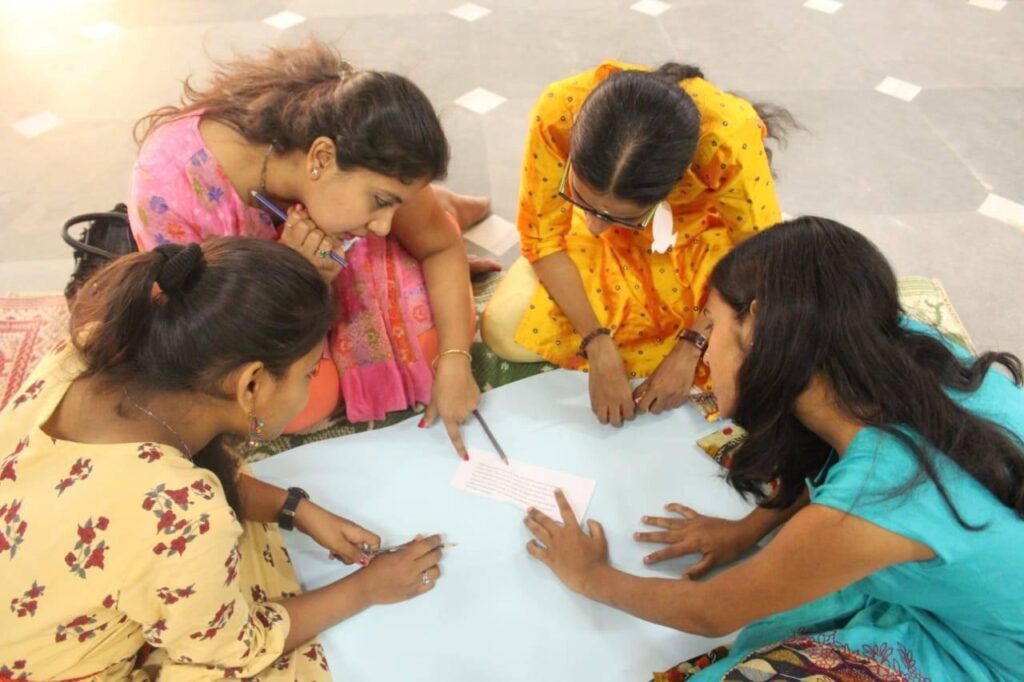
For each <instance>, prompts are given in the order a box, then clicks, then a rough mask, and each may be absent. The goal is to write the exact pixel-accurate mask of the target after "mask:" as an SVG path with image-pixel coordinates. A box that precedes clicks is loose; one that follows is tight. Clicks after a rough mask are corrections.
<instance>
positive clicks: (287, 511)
mask: <svg viewBox="0 0 1024 682" xmlns="http://www.w3.org/2000/svg"><path fill="white" fill-rule="evenodd" d="M308 499H309V493H307V492H306V491H305V490H303V489H302V488H288V498H287V499H286V500H285V501H284V506H283V507H281V513H280V514H278V515H277V525H278V526H280V528H281V530H292V529H293V528H295V510H296V509H298V507H299V502H301V501H302V500H308Z"/></svg>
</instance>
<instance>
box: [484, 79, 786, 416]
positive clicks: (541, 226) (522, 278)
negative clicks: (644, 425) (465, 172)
mask: <svg viewBox="0 0 1024 682" xmlns="http://www.w3.org/2000/svg"><path fill="white" fill-rule="evenodd" d="M768 135H769V131H768V128H767V126H766V125H765V123H764V121H763V120H762V118H761V117H760V116H759V115H758V112H757V111H756V110H755V109H754V107H753V106H752V105H751V104H750V103H749V102H746V101H744V100H743V99H741V98H739V97H737V96H735V95H731V94H729V93H726V92H723V91H722V90H719V89H718V88H716V87H715V86H714V85H712V84H711V83H708V82H707V81H706V80H704V78H703V75H702V74H701V72H700V71H699V70H698V69H696V68H695V67H691V66H681V65H678V64H666V65H664V66H662V67H661V68H659V69H658V70H656V71H651V70H649V69H647V68H645V67H640V66H631V65H626V64H622V63H619V62H616V61H608V62H604V63H602V64H601V65H599V66H598V67H597V68H595V69H592V70H590V71H586V72H584V73H581V74H577V75H575V76H571V77H569V78H567V79H565V80H563V81H559V82H557V83H554V84H552V85H551V86H549V87H548V89H547V90H546V91H545V92H544V93H543V94H542V95H541V97H540V99H539V100H538V101H537V104H536V106H535V107H534V109H533V112H532V114H531V120H530V129H529V133H528V136H527V144H526V152H525V155H524V160H523V176H522V177H523V179H522V183H521V187H520V198H519V216H518V228H519V232H520V240H521V244H522V252H523V256H524V259H525V260H524V259H521V260H520V261H518V262H517V263H516V264H515V265H514V266H513V267H512V269H511V270H510V271H509V273H508V275H507V276H506V278H505V280H504V281H503V282H502V283H501V285H499V287H498V289H497V290H496V291H495V293H494V296H493V298H492V300H491V302H490V304H489V305H488V308H487V309H486V310H485V312H484V315H483V318H482V331H483V337H484V341H486V342H487V343H488V345H489V346H491V348H492V349H493V350H494V351H495V352H496V353H497V354H498V355H499V356H501V357H504V358H506V359H508V360H512V361H518V362H529V361H538V360H542V359H543V360H547V361H549V362H552V363H554V364H556V365H559V366H561V367H567V368H570V369H582V370H584V371H589V372H590V396H591V402H592V406H593V408H594V411H595V413H596V414H597V417H598V419H600V420H601V422H602V423H612V424H614V425H616V426H618V425H621V423H622V421H623V420H624V419H631V418H633V416H634V413H635V410H639V411H640V412H647V411H650V412H654V413H657V412H661V411H663V410H666V409H671V408H673V407H676V406H678V405H680V404H682V403H683V402H684V401H685V400H686V398H687V396H688V394H689V390H690V387H691V385H692V383H693V381H694V378H695V373H696V380H697V382H698V383H699V384H701V385H703V386H707V380H708V376H707V372H706V370H705V368H704V367H703V365H701V364H700V363H699V360H700V355H701V351H702V348H703V346H704V344H705V342H706V339H705V337H706V334H707V323H706V321H705V320H704V319H703V318H702V315H701V307H702V305H703V297H704V295H705V292H706V288H707V280H708V277H709V276H710V274H711V271H712V270H713V269H714V266H715V264H716V263H717V262H718V261H719V259H721V258H722V257H723V256H724V255H725V254H726V252H728V250H729V249H730V248H731V247H732V246H734V245H735V244H737V243H739V242H740V241H742V240H743V239H745V238H747V237H749V236H750V235H752V234H754V233H756V232H757V231H758V230H762V229H765V228H768V227H770V226H772V225H773V224H775V223H776V222H777V221H778V220H779V219H780V211H779V204H778V200H777V199H776V196H775V191H774V186H773V182H772V174H771V169H770V167H769V153H768V151H767V150H766V149H765V146H764V139H765V138H766V136H768ZM531 266H532V267H531ZM538 278H539V281H538ZM698 366H699V369H698ZM638 377H647V380H646V381H644V382H643V383H642V384H641V385H640V386H638V387H637V388H636V390H633V389H631V388H630V385H629V379H630V378H638Z"/></svg>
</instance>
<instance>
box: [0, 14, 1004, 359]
mask: <svg viewBox="0 0 1024 682" xmlns="http://www.w3.org/2000/svg"><path fill="white" fill-rule="evenodd" d="M460 4H461V3H460V1H459V0H407V1H401V0H376V1H375V2H363V1H353V0H342V1H338V0H292V1H290V2H289V1H288V0H275V1H271V0H259V1H256V2H242V1H241V0H219V1H217V2H210V1H208V0H173V1H171V2H156V1H154V0H131V1H128V0H124V1H121V2H102V1H101V2H89V3H82V2H73V1H72V0H63V1H59V0H57V1H55V0H51V1H50V2H39V3H29V2H17V3H14V2H11V3H4V4H3V5H2V6H0V7H2V9H0V24H2V25H3V28H2V29H0V31H2V32H0V58H2V59H3V61H4V68H3V70H2V71H0V87H2V89H3V92H4V93H5V95H4V97H3V98H2V100H0V147H2V149H3V152H4V163H3V164H2V166H0V218H2V220H0V243H2V244H3V249H2V250H0V291H3V290H19V291H29V290H55V289H58V288H60V286H61V285H62V284H63V280H64V277H65V276H66V273H67V271H68V270H69V268H70V260H69V258H68V251H67V249H66V247H65V246H64V245H63V244H62V243H61V242H60V240H59V238H58V236H57V228H58V227H59V225H60V223H61V222H62V220H63V219H64V218H65V217H67V216H68V215H71V214H73V213H76V212H82V211H88V210H97V209H104V208H107V207H109V206H111V205H113V204H114V203H116V202H117V201H120V200H123V199H124V197H125V194H126V187H127V179H128V173H129V169H130V166H131V161H132V158H133V154H134V143H133V142H132V140H131V135H130V132H131V125H132V123H133V122H134V120H135V119H136V118H138V117H139V116H140V115H142V114H144V113H145V112H147V111H148V110H150V109H152V108H154V107H156V106H158V105H160V104H163V103H166V102H170V101H173V100H174V99H175V98H176V97H177V95H178V90H179V85H178V83H179V81H180V80H181V79H182V78H183V77H185V76H186V75H188V74H189V73H195V74H197V76H199V77H201V76H202V75H203V73H204V70H205V68H206V65H207V63H208V62H207V59H208V56H212V57H225V56H228V55H230V54H231V53H232V52H233V51H236V50H237V51H242V52H247V51H252V50H256V49H259V48H260V47H261V46H264V45H267V44H273V43H276V42H294V41H299V40H302V39H303V38H305V37H306V36H308V35H309V34H310V33H311V32H312V33H316V34H317V35H320V36H322V37H324V38H327V39H330V40H336V41H337V42H338V44H339V45H340V46H341V47H342V49H343V50H344V52H345V53H346V54H347V55H349V56H350V57H351V60H352V61H353V62H354V63H356V65H357V66H360V67H366V68H379V69H388V70H395V71H399V72H401V73H404V74H406V75H408V76H410V77H412V78H413V79H414V80H416V81H417V82H418V83H419V84H420V85H421V86H422V87H423V88H424V90H425V91H426V92H427V93H428V94H429V95H430V96H431V98H432V99H433V100H434V102H435V103H436V105H437V107H438V109H439V110H440V111H441V114H442V119H443V120H444V123H445V126H446V128H447V130H448V133H449V136H450V138H451V142H452V147H453V163H452V168H451V172H450V177H449V184H450V185H451V186H453V187H455V188H456V189H458V190H460V191H465V192H468V193H474V194H488V195H490V196H491V197H492V198H493V200H494V208H495V213H496V215H497V216H498V217H499V218H504V219H505V220H508V221H512V220H514V218H515V205H516V193H517V187H518V181H519V177H518V169H519V157H520V154H521V145H522V142H523V135H524V131H525V128H526V121H527V113H528V111H529V109H530V107H531V105H532V102H533V98H534V97H535V96H536V95H537V94H538V93H539V92H540V91H541V90H542V89H543V87H544V86H545V85H546V84H547V83H548V82H549V81H551V80H555V79H558V78H561V77H564V76H566V75H569V74H572V73H574V72H577V71H581V70H584V69H587V68H590V67H592V66H594V65H595V64H596V63H597V62H598V61H600V60H601V59H604V58H607V57H617V58H620V59H623V60H625V61H633V62H636V63H643V64H651V65H656V64H658V63H661V62H663V61H666V60H669V59H672V60H679V61H688V62H692V63H697V64H700V65H701V66H702V67H703V68H704V70H705V73H707V75H708V77H709V78H710V79H711V80H712V81H714V82H715V83H717V84H718V85H720V86H722V87H725V88H728V89H731V90H735V91H738V92H740V93H742V94H744V95H746V96H748V97H750V98H751V99H755V100H764V101H771V102H775V103H778V104H782V105H784V106H786V107H788V108H789V109H790V110H791V111H792V112H793V113H794V114H795V115H796V117H797V118H798V119H799V120H800V122H801V123H802V124H803V125H804V127H805V128H806V129H807V130H806V132H800V133H796V134H794V135H793V136H792V138H791V141H790V144H789V146H788V147H787V148H786V149H783V150H781V151H780V152H779V153H778V154H777V155H776V159H777V171H778V176H779V178H778V184H777V187H778V191H779V194H780V197H781V199H782V204H783V209H784V210H785V211H786V212H787V213H789V214H792V215H797V214H800V213H818V214H822V215H827V216H831V217H835V218H838V219H840V220H842V221H844V222H846V223H847V224H849V225H851V226H853V227H856V228H858V229H860V230H862V231H863V232H864V233H865V234H867V235H868V236H870V237H871V238H872V239H874V240H875V241H876V242H877V243H878V244H879V245H880V246H881V247H882V249H883V250H884V251H885V252H886V254H887V255H888V256H889V257H890V258H891V260H892V261H893V263H894V264H895V266H896V268H897V270H898V271H899V273H900V274H919V275H931V276H936V277H940V278H941V279H942V281H943V283H944V284H945V285H946V288H947V290H948V291H949V293H950V296H951V297H952V299H953V302H954V304H955V305H956V307H957V309H958V310H959V312H960V313H961V316H962V317H963V319H964V322H965V323H966V325H967V327H968V329H969V330H970V332H971V333H972V335H973V336H974V338H975V341H976V342H977V344H978V345H979V347H981V348H993V347H1000V348H1005V349H1007V350H1011V351H1014V352H1017V353H1022V354H1024V314H1022V313H1024V307H1022V303H1021V301H1022V298H1024V278H1022V277H1021V275H1020V274H1019V273H1020V265H1021V262H1022V259H1024V224H1022V223H1024V219H1022V218H1020V217H1019V215H1018V217H1017V218H1014V217H1012V216H1008V217H1006V218H1005V219H1004V220H997V219H993V218H991V217H986V216H984V215H981V214H980V213H979V212H978V208H979V207H980V206H981V204H982V202H983V201H984V200H985V198H986V197H987V196H988V195H989V194H990V193H991V194H995V195H998V196H1000V197H1004V198H1005V199H1008V200H1010V201H1012V202H1016V203H1017V204H1024V51H1021V49H1020V45H1021V44H1024V1H1022V0H1009V1H1008V2H1007V3H1006V5H1005V6H1004V7H1003V9H1002V10H1001V11H998V12H997V11H992V10H989V9H984V8H981V7H978V6H975V5H972V4H971V3H970V2H969V1H968V0H846V2H845V4H844V5H843V6H842V7H841V8H840V9H839V10H838V11H837V12H835V13H834V14H826V13H823V12H819V11H815V10H813V9H809V8H806V7H804V6H803V2H802V0H676V1H675V2H670V3H667V4H668V5H669V8H668V9H667V10H665V11H664V12H663V13H662V14H660V15H659V16H657V17H652V16H648V15H645V14H641V13H639V12H636V11H633V10H631V9H630V5H631V4H632V0H623V1H619V2H613V1H610V0H561V1H560V2H557V3H556V2H550V1H549V0H520V1H515V0H480V2H479V3H477V4H479V5H481V6H484V7H486V8H488V9H490V10H491V13H490V14H488V15H487V16H484V17H483V18H480V19H478V20H476V21H474V22H467V21H464V20H462V19H459V18H456V17H453V16H451V15H449V14H448V13H447V12H448V11H449V10H451V9H453V8H454V7H456V6H458V5H460ZM283 10H290V11H292V12H295V13H297V14H299V15H301V16H302V17H303V18H304V19H305V21H303V22H302V23H300V24H298V25H296V26H294V27H292V28H289V29H287V30H283V31H282V30H278V29H275V28H272V27H270V26H268V25H265V24H264V23H262V20H263V19H265V18H266V17H268V16H271V15H273V14H276V13H278V12H281V11H283ZM103 21H109V22H111V23H113V24H115V25H116V27H117V30H116V31H113V32H111V34H110V35H109V36H107V37H102V38H88V37H85V36H83V35H81V33H80V30H81V29H82V28H83V27H88V26H91V25H93V24H96V23H98V22H103ZM887 76H892V77H895V78H899V79H901V80H904V81H908V82H910V83H913V84H915V85H918V86H920V87H921V88H923V89H922V90H921V92H920V94H918V95H917V96H916V97H915V98H914V99H913V100H912V101H910V102H905V101H902V100H899V99H896V98H893V97H890V96H887V95H884V94H881V93H879V92H876V91H875V86H876V85H878V84H879V83H880V82H881V81H882V80H883V79H884V78H886V77H887ZM477 87H483V88H486V89H487V90H490V91H492V92H495V93H497V94H499V95H501V96H503V97H505V98H506V101H505V102H504V103H503V104H501V105H500V106H498V107H497V108H495V109H493V110H492V111H490V112H488V113H486V114H478V113H475V112H472V111H468V110H466V109H463V108H462V107H460V106H458V105H456V104H455V103H454V100H455V99H457V98H458V97H459V96H460V95H462V94H464V93H466V92H468V91H470V90H472V89H474V88H477ZM42 111H50V112H52V113H53V114H55V115H56V116H57V117H59V118H60V119H61V120H62V121H63V125H61V126H59V127H57V128H55V129H53V130H50V131H48V132H45V133H43V134H41V135H39V136H37V137H34V138H31V139H28V138H25V137H24V136H22V135H20V134H19V133H18V132H16V131H15V130H14V129H13V128H12V127H11V125H10V124H11V123H14V122H15V121H18V120H20V119H23V118H24V117H27V116H32V115H35V114H37V113H40V112H42ZM1019 210H1020V211H1021V212H1024V207H1021V208H1020V209H1019ZM503 228H504V229H511V227H510V226H509V225H503ZM499 241H500V240H499ZM473 248H477V247H475V246H474V247H473ZM496 255H498V256H500V257H501V259H502V260H503V262H505V263H506V264H508V263H511V262H512V260H514V258H515V256H516V249H515V247H512V248H511V249H509V250H508V251H506V252H505V253H501V254H496Z"/></svg>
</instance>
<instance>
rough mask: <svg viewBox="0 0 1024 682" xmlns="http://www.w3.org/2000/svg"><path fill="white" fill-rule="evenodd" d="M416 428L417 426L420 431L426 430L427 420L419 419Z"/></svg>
mask: <svg viewBox="0 0 1024 682" xmlns="http://www.w3.org/2000/svg"><path fill="white" fill-rule="evenodd" d="M417 426H418V427H419V428H421V429H425V428H427V418H426V417H424V418H423V419H421V420H420V423H419V424H417Z"/></svg>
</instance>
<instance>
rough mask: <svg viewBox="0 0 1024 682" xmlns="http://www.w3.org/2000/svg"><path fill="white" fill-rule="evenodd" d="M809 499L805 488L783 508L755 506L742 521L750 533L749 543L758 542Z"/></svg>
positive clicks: (790, 516)
mask: <svg viewBox="0 0 1024 682" xmlns="http://www.w3.org/2000/svg"><path fill="white" fill-rule="evenodd" d="M810 499H811V498H810V494H809V493H808V492H807V490H804V492H803V494H802V495H800V497H798V498H797V499H796V500H795V501H794V502H793V504H791V505H789V506H788V507H786V508H785V509H767V508H765V507H757V508H756V509H754V511H752V512H750V513H749V514H747V516H746V517H745V518H744V519H743V522H742V523H743V526H744V528H746V529H747V531H748V532H749V533H750V536H749V537H750V538H751V544H753V543H755V542H758V541H759V540H761V538H763V537H764V536H766V535H768V534H769V533H771V532H772V531H773V530H775V529H776V528H778V527H779V526H781V525H782V524H784V523H785V522H786V521H789V520H790V519H791V518H793V515H794V514H796V513H797V512H798V511H800V510H801V509H803V508H804V507H806V506H807V504H808V502H810Z"/></svg>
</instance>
